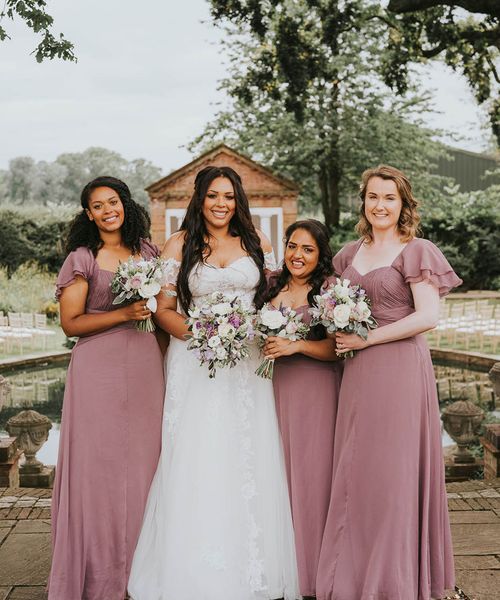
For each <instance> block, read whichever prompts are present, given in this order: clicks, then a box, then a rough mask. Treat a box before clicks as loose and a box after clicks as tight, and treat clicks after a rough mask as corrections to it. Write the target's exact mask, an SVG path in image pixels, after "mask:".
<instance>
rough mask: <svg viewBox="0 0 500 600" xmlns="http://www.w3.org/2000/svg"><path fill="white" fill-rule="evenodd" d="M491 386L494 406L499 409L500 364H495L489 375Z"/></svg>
mask: <svg viewBox="0 0 500 600" xmlns="http://www.w3.org/2000/svg"><path fill="white" fill-rule="evenodd" d="M488 377H489V378H490V381H491V384H492V386H493V392H494V393H495V405H496V407H497V408H500V362H497V363H495V364H494V365H493V366H492V367H491V369H490V371H489V373H488Z"/></svg>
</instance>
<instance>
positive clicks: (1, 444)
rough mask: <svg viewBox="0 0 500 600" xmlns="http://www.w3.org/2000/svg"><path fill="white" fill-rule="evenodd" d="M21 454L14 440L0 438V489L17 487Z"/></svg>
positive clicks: (11, 438)
mask: <svg viewBox="0 0 500 600" xmlns="http://www.w3.org/2000/svg"><path fill="white" fill-rule="evenodd" d="M21 456H22V452H21V451H20V450H19V448H18V447H17V441H16V438H13V437H8V438H0V487H8V488H16V487H19V484H20V481H19V459H20V457H21Z"/></svg>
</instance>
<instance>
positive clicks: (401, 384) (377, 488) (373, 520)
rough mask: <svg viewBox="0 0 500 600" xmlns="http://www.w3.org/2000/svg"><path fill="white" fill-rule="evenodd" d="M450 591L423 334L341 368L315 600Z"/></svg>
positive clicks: (418, 598) (418, 596) (419, 599)
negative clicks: (327, 503) (329, 499)
mask: <svg viewBox="0 0 500 600" xmlns="http://www.w3.org/2000/svg"><path fill="white" fill-rule="evenodd" d="M453 586H454V569H453V553H452V545H451V536H450V527H449V520H448V511H447V503H446V490H445V485H444V468H443V458H442V448H441V434H440V418H439V406H438V400H437V396H436V388H435V380H434V372H433V367H432V363H431V359H430V354H429V350H428V348H427V345H426V343H425V341H424V340H423V338H422V337H421V336H418V337H416V338H410V339H407V340H402V341H398V342H393V343H388V344H383V345H379V346H373V347H370V348H367V349H365V350H362V351H360V352H359V353H358V354H357V355H356V356H355V357H354V358H348V359H346V361H345V368H344V375H343V379H342V386H341V391H340V397H339V411H338V415H337V428H336V433H335V449H334V469H333V487H332V496H331V501H330V508H329V513H328V519H327V525H326V529H325V535H324V538H323V544H322V549H321V555H320V562H319V571H318V581H317V592H318V594H317V595H318V598H319V600H429V599H430V598H431V597H433V598H440V597H442V595H443V593H444V590H445V589H448V588H452V587H453Z"/></svg>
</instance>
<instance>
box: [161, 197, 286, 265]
mask: <svg viewBox="0 0 500 600" xmlns="http://www.w3.org/2000/svg"><path fill="white" fill-rule="evenodd" d="M250 213H251V215H252V221H253V223H254V225H255V227H257V228H258V229H260V230H261V231H262V233H263V234H264V235H266V236H267V237H268V238H269V239H270V240H271V244H272V245H273V248H274V253H275V255H276V259H277V261H278V262H280V261H282V260H283V209H282V208H281V207H280V206H272V207H260V206H259V207H255V208H250ZM185 214H186V209H184V208H167V209H166V210H165V239H168V238H169V237H170V236H171V235H172V234H173V233H175V232H176V231H178V229H179V227H180V226H181V223H182V219H184V215H185Z"/></svg>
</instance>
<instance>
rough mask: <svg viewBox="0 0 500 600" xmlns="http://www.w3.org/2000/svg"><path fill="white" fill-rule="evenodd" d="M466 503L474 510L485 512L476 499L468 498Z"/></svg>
mask: <svg viewBox="0 0 500 600" xmlns="http://www.w3.org/2000/svg"><path fill="white" fill-rule="evenodd" d="M466 502H467V504H468V505H469V506H470V507H471V509H472V510H483V508H482V507H481V505H480V504H479V502H478V501H477V500H475V499H474V498H467V500H466Z"/></svg>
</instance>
